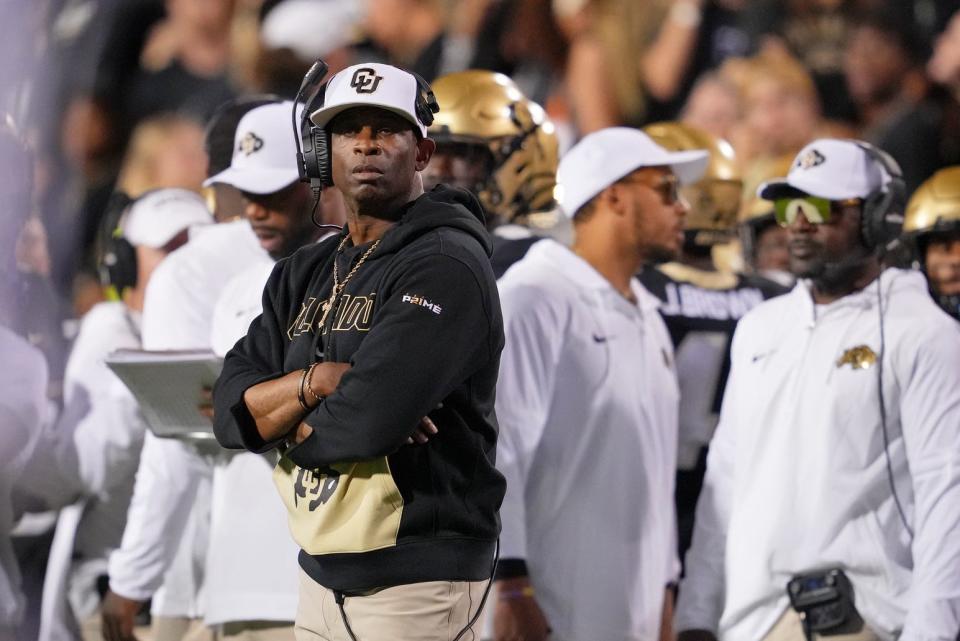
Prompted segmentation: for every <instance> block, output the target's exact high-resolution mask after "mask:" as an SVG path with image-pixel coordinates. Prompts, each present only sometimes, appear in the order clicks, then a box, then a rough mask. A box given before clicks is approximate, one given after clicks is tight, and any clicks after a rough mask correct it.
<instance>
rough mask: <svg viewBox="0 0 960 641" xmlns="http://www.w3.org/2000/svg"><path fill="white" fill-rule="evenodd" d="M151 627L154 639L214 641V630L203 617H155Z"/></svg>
mask: <svg viewBox="0 0 960 641" xmlns="http://www.w3.org/2000/svg"><path fill="white" fill-rule="evenodd" d="M150 629H151V631H152V632H153V641H213V630H211V629H210V628H208V627H207V626H205V625H204V624H203V619H188V618H187V617H153V624H152V625H151V626H150Z"/></svg>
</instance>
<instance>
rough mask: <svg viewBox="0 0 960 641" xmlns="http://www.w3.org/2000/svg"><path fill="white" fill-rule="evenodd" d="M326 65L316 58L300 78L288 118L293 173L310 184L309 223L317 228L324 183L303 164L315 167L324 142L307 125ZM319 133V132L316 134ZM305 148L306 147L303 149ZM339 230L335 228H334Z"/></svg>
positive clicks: (321, 136)
mask: <svg viewBox="0 0 960 641" xmlns="http://www.w3.org/2000/svg"><path fill="white" fill-rule="evenodd" d="M328 69H329V66H328V65H327V63H326V62H324V61H323V60H320V59H317V61H316V62H314V63H313V65H311V67H310V69H308V70H307V73H306V74H305V75H304V76H303V82H301V83H300V89H299V90H297V95H296V96H295V97H294V99H293V109H292V113H291V115H290V119H291V123H292V125H293V138H294V140H295V141H296V144H297V172H298V173H299V174H300V182H305V183H310V187H311V189H312V190H313V209H312V210H311V212H310V221H311V222H312V223H313V224H314V225H315V226H317V227H320V228H323V227H326V225H320V224H318V223H317V218H316V216H317V208H318V207H319V206H320V192H321V191H323V188H324V186H325V182H324V180H322V178H320V173H319V171H317V168H316V167H308V166H307V163H308V162H310V163H313V164H316V158H317V154H316V149H317V145H318V144H323V143H325V142H326V139H325V138H324V139H323V140H319V139H320V138H323V135H324V134H323V131H322V130H320V128H319V127H314V126H313V123H311V122H310V111H311V106H312V104H313V102H314V100H313V99H314V97H315V96H316V93H317V88H318V87H319V86H320V83H321V82H323V79H324V78H325V77H326V75H327V70H328ZM304 97H306V98H305V100H304V105H303V110H302V112H301V114H300V122H299V123H298V122H297V107H298V105H299V104H300V100H301V98H304ZM318 130H319V131H318ZM307 147H309V148H307ZM338 229H339V227H338Z"/></svg>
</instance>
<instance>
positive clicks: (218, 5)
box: [118, 0, 234, 123]
mask: <svg viewBox="0 0 960 641" xmlns="http://www.w3.org/2000/svg"><path fill="white" fill-rule="evenodd" d="M165 6H166V9H167V17H166V18H164V19H163V20H161V21H160V22H159V23H157V24H156V25H155V26H154V27H153V29H152V31H151V32H150V35H149V36H148V37H147V40H146V42H145V44H144V46H143V50H142V51H141V52H140V58H139V59H140V68H139V70H138V71H137V72H136V73H135V74H134V75H133V77H132V78H131V79H130V82H129V84H128V85H127V86H125V87H118V89H120V90H121V91H122V101H123V105H124V110H123V111H124V114H123V115H124V118H125V119H126V122H128V123H137V122H139V121H140V120H142V119H143V118H145V117H147V116H149V115H151V114H155V113H159V112H165V111H181V112H186V113H190V114H193V115H195V116H197V117H198V118H200V119H202V120H206V119H207V118H208V117H209V116H210V115H211V114H212V113H213V111H214V110H215V109H216V108H217V107H218V106H219V105H221V104H222V103H223V102H224V101H225V100H227V99H229V98H231V97H232V96H233V89H232V88H231V85H230V82H229V79H228V76H227V72H228V69H229V65H230V27H231V21H232V18H233V11H234V0H166V3H165Z"/></svg>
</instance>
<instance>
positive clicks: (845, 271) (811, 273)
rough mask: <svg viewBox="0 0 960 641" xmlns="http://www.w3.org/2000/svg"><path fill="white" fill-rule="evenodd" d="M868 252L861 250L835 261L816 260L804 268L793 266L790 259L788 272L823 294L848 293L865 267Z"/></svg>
mask: <svg viewBox="0 0 960 641" xmlns="http://www.w3.org/2000/svg"><path fill="white" fill-rule="evenodd" d="M870 256H871V254H870V252H868V251H867V250H865V249H863V248H858V249H855V250H854V251H853V252H851V253H850V254H848V255H846V256H843V257H841V258H839V259H837V260H826V259H824V258H818V259H816V260H814V261H809V262H807V263H806V266H805V267H796V266H794V263H793V259H792V258H791V264H790V271H792V272H793V273H794V275H796V277H797V278H806V279H809V280H811V281H812V282H813V284H814V285H815V286H816V288H817V290H818V291H820V292H823V293H824V294H836V293H843V292H846V291H849V289H850V287H851V285H853V283H855V282H856V280H857V279H858V278H859V276H860V275H861V274H862V273H863V271H864V269H865V268H866V267H867V263H868V261H869V259H870Z"/></svg>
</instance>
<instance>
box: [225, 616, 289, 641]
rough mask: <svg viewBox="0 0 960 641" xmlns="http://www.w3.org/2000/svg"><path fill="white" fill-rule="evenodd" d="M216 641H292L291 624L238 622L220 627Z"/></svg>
mask: <svg viewBox="0 0 960 641" xmlns="http://www.w3.org/2000/svg"><path fill="white" fill-rule="evenodd" d="M215 639H216V641H294V636H293V624H291V623H281V622H279V621H239V622H236V623H225V624H223V625H222V626H220V629H219V630H218V631H217V634H216V636H215Z"/></svg>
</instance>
